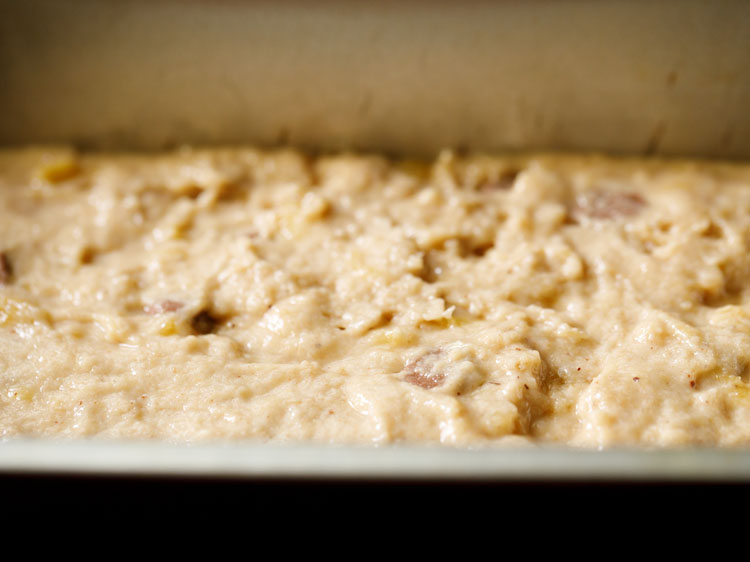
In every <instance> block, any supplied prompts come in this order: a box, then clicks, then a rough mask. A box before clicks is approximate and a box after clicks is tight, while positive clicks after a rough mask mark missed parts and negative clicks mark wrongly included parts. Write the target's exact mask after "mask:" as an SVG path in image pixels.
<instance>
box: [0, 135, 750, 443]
mask: <svg viewBox="0 0 750 562" xmlns="http://www.w3.org/2000/svg"><path fill="white" fill-rule="evenodd" d="M748 244H750V166H747V165H739V164H736V165H730V164H716V163H714V164H709V163H700V162H684V161H671V162H667V161H656V160H638V159H611V158H605V157H600V156H554V155H533V156H513V157H489V156H470V157H458V156H456V155H455V154H453V153H451V152H445V153H443V154H441V155H440V156H439V158H437V160H436V161H435V162H434V163H433V164H430V165H428V164H424V163H419V162H409V161H389V160H387V159H385V158H382V157H377V156H361V155H336V156H327V157H319V158H313V157H309V156H306V155H304V154H301V153H298V152H294V151H273V152H263V151H259V150H253V149H239V148H238V149H222V150H188V149H185V150H179V151H175V152H172V153H169V154H162V155H121V154H110V155H97V154H77V153H75V152H74V151H71V150H68V149H50V148H39V149H23V150H6V151H3V152H0V349H2V353H1V354H0V436H4V437H6V438H7V437H11V436H46V437H51V436H65V437H73V436H102V437H111V438H158V439H166V440H171V441H178V442H185V441H190V442H194V441H202V440H207V439H222V438H231V439H239V438H250V439H260V440H275V441H280V440H281V441H283V440H294V441H297V440H305V441H307V440H311V441H314V442H333V443H369V444H372V443H376V444H377V443H388V442H440V443H443V444H450V445H461V446H465V445H472V446H475V445H476V446H481V445H495V444H521V443H550V442H552V443H563V444H570V445H576V446H586V447H604V446H613V445H655V446H672V445H686V444H704V445H747V444H749V443H750V391H749V389H750V387H749V386H748V363H749V362H750V303H749V300H748V299H749V297H750V293H749V287H750V251H748Z"/></svg>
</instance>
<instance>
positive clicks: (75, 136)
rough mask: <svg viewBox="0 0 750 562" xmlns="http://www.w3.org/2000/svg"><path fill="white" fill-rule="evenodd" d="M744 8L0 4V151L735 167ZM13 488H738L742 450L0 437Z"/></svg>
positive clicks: (745, 120) (689, 0)
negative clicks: (76, 483) (34, 482)
mask: <svg viewBox="0 0 750 562" xmlns="http://www.w3.org/2000/svg"><path fill="white" fill-rule="evenodd" d="M749 37H750V4H749V3H746V2H741V1H729V0H723V1H714V2H710V3H709V2H703V1H693V0H679V1H655V2H632V1H605V2H594V1H586V0H577V1H575V0H565V1H545V0H531V1H512V0H508V1H504V2H479V1H469V2H462V3H458V2H441V1H438V2H429V3H428V2H419V1H412V0H410V1H400V2H378V3H363V2H356V3H352V2H343V1H333V0H327V1H322V2H315V3H309V2H293V1H282V2H261V1H258V2H244V1H239V0H237V1H233V0H223V1H213V2H208V1H199V0H160V1H157V2H145V1H138V0H135V1H129V2H121V1H109V0H107V1H101V0H98V1H92V0H77V1H70V0H56V1H52V0H32V1H27V2H13V1H10V0H0V112H1V113H0V144H3V145H9V146H17V145H24V144H41V143H65V144H74V145H76V146H79V147H81V148H83V149H128V150H155V149H163V148H170V147H173V146H177V145H183V144H192V145H227V144H254V145H260V146H279V145H292V146H296V147H301V148H304V149H308V150H314V151H331V150H341V149H354V150H368V151H369V150H375V151H385V152H387V153H395V154H409V155H434V154H435V153H436V152H437V151H438V150H440V149H442V148H445V147H453V148H459V149H467V150H481V151H526V150H539V149H554V150H586V151H589V150H595V151H605V152H610V153H622V154H635V155H644V154H647V155H648V154H658V155H667V156H669V155H679V156H691V157H693V156H694V157H710V158H721V159H747V158H748V157H750V112H748V111H747V108H748V107H750V40H748V38H749ZM0 470H2V471H5V472H12V473H19V472H22V473H47V472H50V473H76V474H131V475H132V474H151V475H182V476H184V475H194V476H231V477H244V478H257V477H269V476H272V477H275V478H287V477H289V478H291V477H296V478H299V477H322V478H378V479H388V478H415V479H430V478H454V479H465V480H471V479H482V480H488V479H491V480H497V481H502V480H518V479H522V480H528V481H534V480H545V479H547V480H548V479H557V480H589V479H594V480H597V479H600V480H601V479H609V480H612V479H615V480H628V481H636V482H638V481H646V480H654V479H657V480H672V481H683V480H693V481H695V480H702V481H723V482H726V481H732V482H739V481H748V480H750V453H748V452H746V451H742V450H739V451H738V450H733V451H728V450H667V451H664V450H662V451H650V452H648V451H573V450H569V449H564V448H553V449H547V448H534V447H529V448H524V449H521V450H473V451H469V450H457V449H451V448H443V447H416V446H412V447H402V446H386V447H377V448H350V447H333V446H331V447H324V446H313V445H309V444H296V445H279V444H273V445H270V444H258V443H236V442H235V443H214V444H202V445H197V446H180V445H174V444H165V443H152V442H149V443H114V442H108V441H103V440H92V441H73V442H46V441H38V440H11V441H5V442H3V443H2V444H1V445H0Z"/></svg>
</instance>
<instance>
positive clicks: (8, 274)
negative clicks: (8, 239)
mask: <svg viewBox="0 0 750 562" xmlns="http://www.w3.org/2000/svg"><path fill="white" fill-rule="evenodd" d="M12 277H13V267H12V266H11V265H10V259H9V258H8V254H6V253H5V252H0V285H7V284H8V283H10V281H11V278H12Z"/></svg>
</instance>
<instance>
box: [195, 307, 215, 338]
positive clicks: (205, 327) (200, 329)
mask: <svg viewBox="0 0 750 562" xmlns="http://www.w3.org/2000/svg"><path fill="white" fill-rule="evenodd" d="M217 323H218V320H217V319H216V318H215V317H214V316H213V315H212V314H211V313H210V312H209V311H208V310H201V311H200V312H199V313H198V314H196V315H195V316H193V318H192V319H191V320H190V327H191V328H192V329H193V331H194V332H195V333H196V334H200V335H206V334H210V333H212V332H213V331H214V330H215V329H216V324H217Z"/></svg>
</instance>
